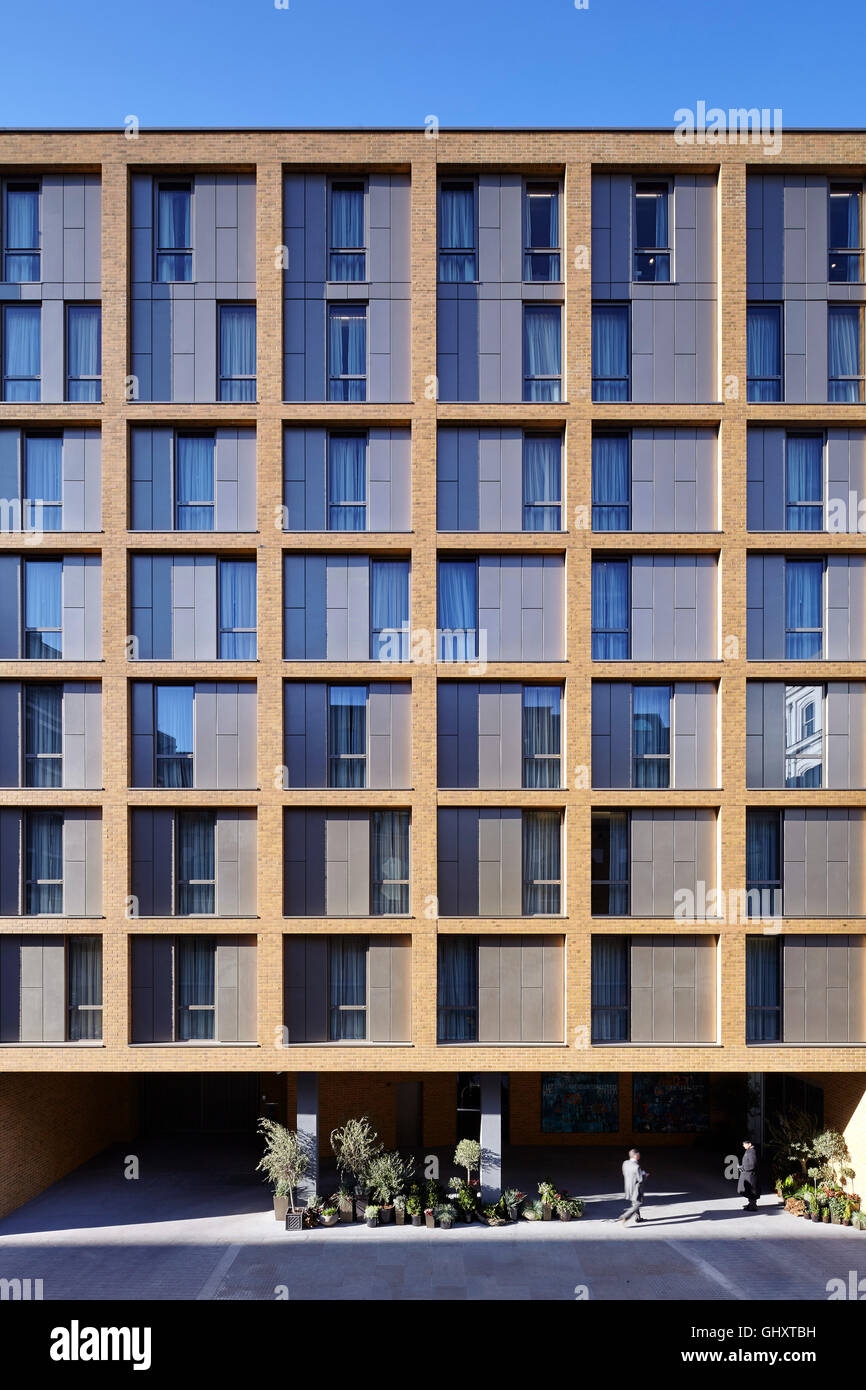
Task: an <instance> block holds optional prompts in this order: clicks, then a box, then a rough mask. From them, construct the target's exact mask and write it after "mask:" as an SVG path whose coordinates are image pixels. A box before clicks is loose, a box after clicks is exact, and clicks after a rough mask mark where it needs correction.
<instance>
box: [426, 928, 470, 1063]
mask: <svg viewBox="0 0 866 1390" xmlns="http://www.w3.org/2000/svg"><path fill="white" fill-rule="evenodd" d="M437 954H438V959H437V971H436V1037H437V1041H438V1042H475V1041H476V1039H477V1037H478V938H477V936H440V937H439V942H438V948H437Z"/></svg>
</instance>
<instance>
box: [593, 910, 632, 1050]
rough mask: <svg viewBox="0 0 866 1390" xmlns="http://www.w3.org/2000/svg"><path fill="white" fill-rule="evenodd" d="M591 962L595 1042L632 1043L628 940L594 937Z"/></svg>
mask: <svg viewBox="0 0 866 1390" xmlns="http://www.w3.org/2000/svg"><path fill="white" fill-rule="evenodd" d="M591 961H592V964H591V991H592V994H591V998H592V1041H593V1042H628V1037H629V948H628V941H627V940H626V938H625V937H623V936H596V937H593V939H592V947H591Z"/></svg>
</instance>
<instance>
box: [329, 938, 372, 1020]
mask: <svg viewBox="0 0 866 1390" xmlns="http://www.w3.org/2000/svg"><path fill="white" fill-rule="evenodd" d="M328 1004H329V1011H330V1032H329V1036H330V1039H331V1041H332V1042H346V1041H353V1040H357V1039H364V1038H366V1036H367V942H366V939H362V938H358V937H355V938H341V937H332V938H331V939H330V940H329V942H328Z"/></svg>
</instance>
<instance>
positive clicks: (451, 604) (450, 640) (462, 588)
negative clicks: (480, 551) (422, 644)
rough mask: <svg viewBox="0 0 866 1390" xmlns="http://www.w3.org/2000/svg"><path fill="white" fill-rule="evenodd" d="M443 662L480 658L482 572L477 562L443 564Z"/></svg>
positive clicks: (440, 568) (440, 623) (441, 571)
mask: <svg viewBox="0 0 866 1390" xmlns="http://www.w3.org/2000/svg"><path fill="white" fill-rule="evenodd" d="M438 622H439V652H438V656H439V659H440V661H475V660H477V658H478V568H477V565H476V563H475V561H474V560H440V561H439V620H438Z"/></svg>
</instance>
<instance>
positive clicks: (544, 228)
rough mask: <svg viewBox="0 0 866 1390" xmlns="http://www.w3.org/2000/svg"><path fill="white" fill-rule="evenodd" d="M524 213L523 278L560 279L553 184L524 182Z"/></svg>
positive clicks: (556, 203)
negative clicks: (524, 246) (524, 247)
mask: <svg viewBox="0 0 866 1390" xmlns="http://www.w3.org/2000/svg"><path fill="white" fill-rule="evenodd" d="M524 216H525V218H526V249H525V251H524V254H523V278H524V280H548V281H550V280H559V278H560V269H559V189H558V188H557V187H556V185H555V184H544V183H529V184H527V185H526V196H525V198H524Z"/></svg>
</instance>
